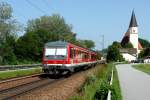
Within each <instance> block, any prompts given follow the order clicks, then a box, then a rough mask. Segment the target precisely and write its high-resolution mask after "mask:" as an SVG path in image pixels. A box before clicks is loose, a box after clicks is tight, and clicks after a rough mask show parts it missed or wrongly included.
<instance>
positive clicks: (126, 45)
mask: <svg viewBox="0 0 150 100" xmlns="http://www.w3.org/2000/svg"><path fill="white" fill-rule="evenodd" d="M122 47H123V48H133V45H132V44H131V43H130V42H129V43H126V44H125V45H123V46H122Z"/></svg>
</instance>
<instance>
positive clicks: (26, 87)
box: [0, 78, 54, 100]
mask: <svg viewBox="0 0 150 100" xmlns="http://www.w3.org/2000/svg"><path fill="white" fill-rule="evenodd" d="M52 82H54V79H48V78H47V79H41V80H38V81H34V82H31V83H27V84H23V85H19V86H16V87H13V88H9V89H6V90H2V91H0V99H1V100H8V99H12V98H13V97H15V96H18V95H21V94H24V93H26V92H28V91H31V90H33V89H37V88H41V87H43V86H46V85H49V84H50V83H52Z"/></svg>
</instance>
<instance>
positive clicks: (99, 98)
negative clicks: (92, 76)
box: [94, 81, 110, 100]
mask: <svg viewBox="0 0 150 100" xmlns="http://www.w3.org/2000/svg"><path fill="white" fill-rule="evenodd" d="M109 89H110V86H109V84H108V82H106V81H102V83H101V85H100V87H99V88H98V89H97V91H96V93H95V96H94V100H106V99H107V94H108V91H109Z"/></svg>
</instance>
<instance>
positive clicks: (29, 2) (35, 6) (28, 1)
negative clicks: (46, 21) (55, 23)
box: [26, 0, 46, 14]
mask: <svg viewBox="0 0 150 100" xmlns="http://www.w3.org/2000/svg"><path fill="white" fill-rule="evenodd" d="M26 2H27V3H28V4H30V5H31V6H32V7H34V8H35V9H37V10H38V11H40V12H42V13H44V14H46V12H45V11H44V10H42V9H41V8H40V7H38V6H37V5H35V4H34V3H32V2H31V1H30V0H26Z"/></svg>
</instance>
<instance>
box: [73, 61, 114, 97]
mask: <svg viewBox="0 0 150 100" xmlns="http://www.w3.org/2000/svg"><path fill="white" fill-rule="evenodd" d="M111 70H112V66H110V65H109V64H108V65H103V67H102V68H100V69H98V70H97V71H96V72H95V73H94V74H93V75H90V76H88V77H87V79H86V81H85V83H84V85H83V86H82V87H81V89H80V91H79V92H78V93H77V94H76V95H75V96H73V97H71V100H104V99H106V97H107V92H108V89H109V88H110V86H109V85H108V83H109V81H110V75H111Z"/></svg>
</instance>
